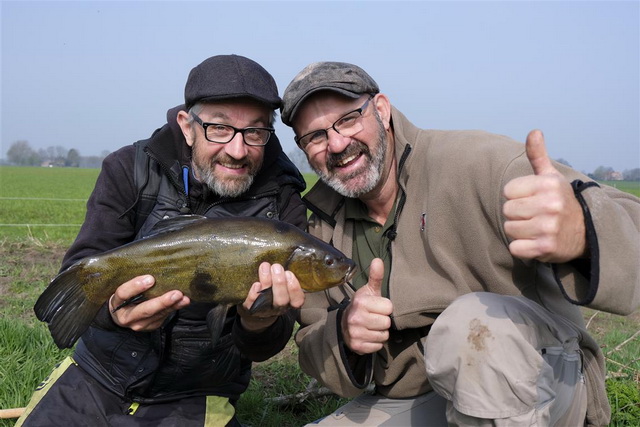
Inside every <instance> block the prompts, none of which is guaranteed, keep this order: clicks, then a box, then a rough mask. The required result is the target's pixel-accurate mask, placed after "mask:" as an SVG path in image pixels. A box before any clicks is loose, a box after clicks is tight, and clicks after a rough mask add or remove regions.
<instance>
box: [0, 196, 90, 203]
mask: <svg viewBox="0 0 640 427" xmlns="http://www.w3.org/2000/svg"><path fill="white" fill-rule="evenodd" d="M0 200H47V201H53V202H86V201H87V199H54V198H49V197H0Z"/></svg>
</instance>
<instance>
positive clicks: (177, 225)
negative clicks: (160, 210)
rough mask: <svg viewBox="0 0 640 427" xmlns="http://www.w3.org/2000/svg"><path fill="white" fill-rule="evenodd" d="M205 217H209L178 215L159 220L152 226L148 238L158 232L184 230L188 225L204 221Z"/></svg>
mask: <svg viewBox="0 0 640 427" xmlns="http://www.w3.org/2000/svg"><path fill="white" fill-rule="evenodd" d="M204 219H207V217H206V216H202V215H178V216H175V217H173V218H167V219H163V220H160V221H158V223H157V224H156V225H154V226H153V227H151V231H150V233H151V234H149V235H148V236H147V237H146V238H149V237H151V236H153V235H156V234H161V233H170V232H172V231H178V230H182V229H183V228H184V227H186V226H187V225H189V224H193V223H195V222H199V221H202V220H204Z"/></svg>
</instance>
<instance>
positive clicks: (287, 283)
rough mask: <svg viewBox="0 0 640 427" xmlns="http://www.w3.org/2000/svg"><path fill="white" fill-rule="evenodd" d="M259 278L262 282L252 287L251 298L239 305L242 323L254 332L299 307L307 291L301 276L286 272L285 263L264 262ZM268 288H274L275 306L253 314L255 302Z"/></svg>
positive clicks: (261, 329) (259, 271)
mask: <svg viewBox="0 0 640 427" xmlns="http://www.w3.org/2000/svg"><path fill="white" fill-rule="evenodd" d="M258 277H259V278H260V281H259V282H255V283H254V284H253V285H252V286H251V289H250V290H249V294H248V295H247V299H245V300H244V302H243V303H242V305H239V306H238V314H239V315H240V321H241V323H242V326H243V327H244V328H245V329H246V330H249V331H253V332H261V331H263V330H265V329H267V328H268V327H269V326H271V325H272V324H273V323H274V322H275V321H276V320H277V319H278V317H279V316H280V315H282V314H284V313H285V312H286V311H287V310H288V309H289V308H296V309H297V308H300V307H302V304H303V303H304V291H303V290H302V288H301V287H300V283H299V282H298V279H297V278H296V276H295V275H294V274H293V273H292V272H290V271H285V270H284V268H283V267H282V265H280V264H273V265H271V264H269V263H268V262H263V263H262V264H260V268H259V269H258ZM268 288H271V292H272V294H273V302H272V307H271V308H270V309H269V308H262V309H260V310H258V311H256V312H255V313H253V314H251V312H250V309H251V307H252V305H253V303H254V302H255V301H256V299H257V298H258V297H259V296H260V293H261V292H262V291H264V290H265V289H268Z"/></svg>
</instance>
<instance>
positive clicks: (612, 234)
mask: <svg viewBox="0 0 640 427" xmlns="http://www.w3.org/2000/svg"><path fill="white" fill-rule="evenodd" d="M554 166H555V167H556V168H557V169H558V170H559V171H560V172H561V173H562V174H563V175H564V176H565V177H566V179H567V180H568V181H569V182H573V183H574V184H573V186H574V192H575V193H576V197H577V198H578V200H579V201H580V203H581V205H582V208H583V214H584V217H585V227H586V233H587V240H588V243H589V258H588V259H581V260H574V261H571V262H568V263H564V264H554V265H552V267H553V270H554V273H555V279H556V282H557V285H558V286H559V287H560V289H561V291H562V292H563V294H564V295H565V297H566V298H567V299H568V300H569V301H571V302H573V303H574V304H580V305H587V306H588V307H591V308H594V309H596V310H602V311H606V312H610V313H615V314H620V315H628V314H630V313H632V312H633V311H634V310H636V309H637V308H638V306H639V305H640V264H638V260H639V259H640V199H639V198H638V197H636V196H633V195H631V194H628V193H625V192H622V191H620V190H617V189H615V188H613V187H610V186H607V185H604V184H598V185H595V183H593V184H589V185H584V184H585V183H587V184H588V183H591V182H593V181H592V180H591V179H589V178H588V177H586V176H585V175H583V174H581V173H579V172H576V171H575V170H573V169H571V168H569V167H566V166H564V165H560V164H557V163H554ZM529 168H530V166H529V164H528V161H527V160H526V156H521V157H520V158H519V159H518V160H516V161H514V162H513V163H512V164H511V166H510V167H509V168H507V171H506V174H505V176H504V180H503V182H502V187H501V188H504V185H505V184H506V183H507V182H508V181H509V180H510V179H513V178H515V177H516V176H522V175H527V174H530V173H532V172H531V170H530V169H529ZM576 183H578V184H576Z"/></svg>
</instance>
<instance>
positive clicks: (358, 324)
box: [342, 258, 393, 355]
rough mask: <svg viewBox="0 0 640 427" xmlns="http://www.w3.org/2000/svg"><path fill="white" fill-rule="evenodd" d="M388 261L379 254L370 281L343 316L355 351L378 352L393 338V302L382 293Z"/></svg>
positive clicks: (348, 342)
mask: <svg viewBox="0 0 640 427" xmlns="http://www.w3.org/2000/svg"><path fill="white" fill-rule="evenodd" d="M383 276H384V264H383V262H382V260H381V259H379V258H376V259H374V260H373V261H372V262H371V266H370V267H369V282H368V283H367V284H366V285H364V286H363V287H361V288H360V289H358V291H357V292H356V293H355V295H354V296H353V299H352V300H351V302H350V303H349V305H348V306H347V308H346V309H345V311H344V314H343V316H342V336H343V338H344V342H345V344H346V345H347V347H349V348H350V349H351V350H352V351H353V352H355V353H357V354H360V355H363V354H368V353H375V352H376V351H378V350H380V349H381V348H382V345H383V344H384V343H385V342H386V341H387V340H388V339H389V328H390V327H391V318H390V317H389V316H390V315H391V313H392V312H393V304H392V303H391V300H390V299H388V298H385V297H383V296H382V292H381V289H382V278H383Z"/></svg>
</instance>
